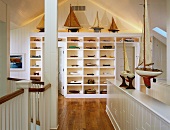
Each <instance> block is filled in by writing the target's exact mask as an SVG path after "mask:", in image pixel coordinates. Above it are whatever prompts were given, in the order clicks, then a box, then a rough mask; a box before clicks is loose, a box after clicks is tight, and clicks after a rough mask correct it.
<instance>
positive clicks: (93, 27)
mask: <svg viewBox="0 0 170 130" xmlns="http://www.w3.org/2000/svg"><path fill="white" fill-rule="evenodd" d="M90 29H94V32H101V29H104V28H103V27H100V22H99V16H98V12H97V15H96V18H95V21H94V24H93V26H92V27H90Z"/></svg>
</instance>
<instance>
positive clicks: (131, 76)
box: [120, 39, 135, 89]
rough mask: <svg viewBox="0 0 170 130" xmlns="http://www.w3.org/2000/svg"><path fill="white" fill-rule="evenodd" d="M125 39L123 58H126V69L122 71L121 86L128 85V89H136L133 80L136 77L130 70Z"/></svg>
mask: <svg viewBox="0 0 170 130" xmlns="http://www.w3.org/2000/svg"><path fill="white" fill-rule="evenodd" d="M122 40H123V59H124V71H122V72H121V74H120V77H121V78H122V84H121V85H120V87H127V88H126V89H135V88H134V87H133V85H132V81H133V79H134V78H135V75H134V73H132V72H131V71H130V67H129V62H128V56H127V52H126V45H125V42H124V39H122ZM125 79H127V81H128V82H129V86H128V85H127V84H126V82H125Z"/></svg>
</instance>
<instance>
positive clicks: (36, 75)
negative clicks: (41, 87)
mask: <svg viewBox="0 0 170 130" xmlns="http://www.w3.org/2000/svg"><path fill="white" fill-rule="evenodd" d="M43 44H44V36H40V35H31V36H30V46H29V47H30V53H29V55H30V80H35V81H42V80H43V77H42V74H43V73H42V71H43Z"/></svg>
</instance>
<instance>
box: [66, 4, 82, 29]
mask: <svg viewBox="0 0 170 130" xmlns="http://www.w3.org/2000/svg"><path fill="white" fill-rule="evenodd" d="M64 26H65V27H66V28H67V29H68V32H69V31H71V32H77V31H79V29H80V28H81V26H80V23H79V21H78V19H77V17H76V15H75V13H74V11H73V9H72V7H71V4H70V13H69V15H68V17H67V19H66V21H65V24H64Z"/></svg>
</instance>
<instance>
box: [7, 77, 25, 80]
mask: <svg viewBox="0 0 170 130" xmlns="http://www.w3.org/2000/svg"><path fill="white" fill-rule="evenodd" d="M7 80H12V81H20V80H26V79H19V78H10V77H8V78H7Z"/></svg>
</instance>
